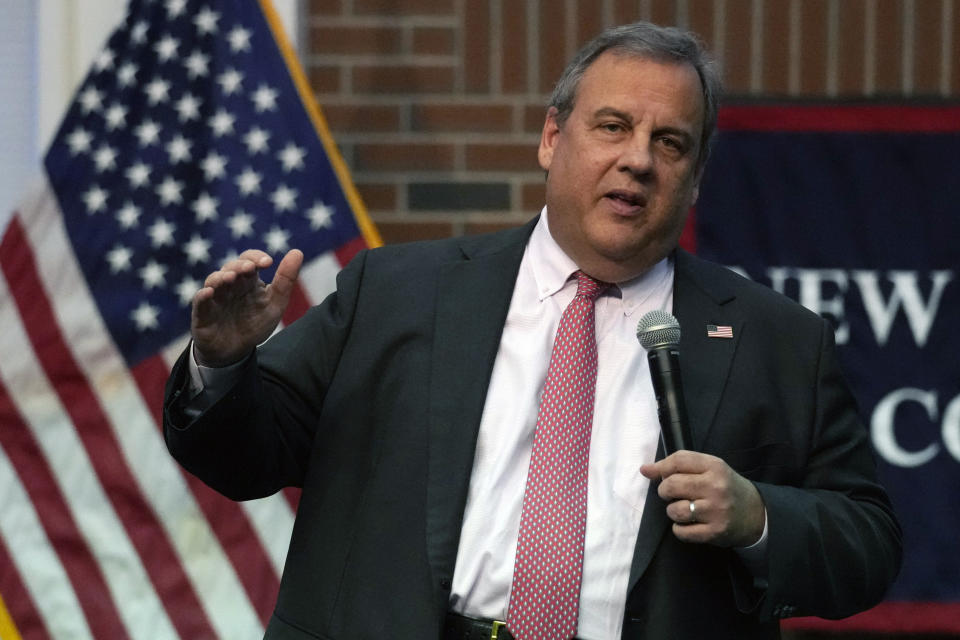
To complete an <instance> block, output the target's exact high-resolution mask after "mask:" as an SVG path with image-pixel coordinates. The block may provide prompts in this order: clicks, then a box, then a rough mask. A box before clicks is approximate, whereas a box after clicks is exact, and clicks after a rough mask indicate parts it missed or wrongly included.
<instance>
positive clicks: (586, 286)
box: [574, 271, 610, 301]
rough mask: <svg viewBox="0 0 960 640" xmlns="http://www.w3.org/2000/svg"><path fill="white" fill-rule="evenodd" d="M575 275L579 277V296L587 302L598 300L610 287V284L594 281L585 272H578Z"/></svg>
mask: <svg viewBox="0 0 960 640" xmlns="http://www.w3.org/2000/svg"><path fill="white" fill-rule="evenodd" d="M574 275H576V276H577V295H578V296H583V297H584V298H586V299H587V300H591V301H593V300H596V299H597V298H599V297H600V294H601V293H603V292H604V291H606V290H607V288H608V287H609V286H610V283H609V282H602V281H600V280H594V279H593V278H591V277H590V276H588V275H587V274H585V273H584V272H583V271H577V272H576V273H575V274H574Z"/></svg>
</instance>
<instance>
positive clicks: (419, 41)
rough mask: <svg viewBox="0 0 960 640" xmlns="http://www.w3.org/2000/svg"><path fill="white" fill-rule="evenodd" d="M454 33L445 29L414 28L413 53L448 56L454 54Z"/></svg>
mask: <svg viewBox="0 0 960 640" xmlns="http://www.w3.org/2000/svg"><path fill="white" fill-rule="evenodd" d="M454 36H455V34H454V31H453V29H448V28H446V27H415V28H414V30H413V52H414V53H416V54H423V55H437V56H443V55H450V54H452V53H453V52H454Z"/></svg>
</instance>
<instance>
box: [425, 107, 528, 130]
mask: <svg viewBox="0 0 960 640" xmlns="http://www.w3.org/2000/svg"><path fill="white" fill-rule="evenodd" d="M410 121H411V128H412V129H413V130H414V131H443V132H450V131H454V132H460V131H465V132H471V133H473V132H500V133H502V132H508V131H511V130H512V129H513V107H510V106H508V105H477V104H431V103H420V104H414V105H413V106H412V109H411V114H410Z"/></svg>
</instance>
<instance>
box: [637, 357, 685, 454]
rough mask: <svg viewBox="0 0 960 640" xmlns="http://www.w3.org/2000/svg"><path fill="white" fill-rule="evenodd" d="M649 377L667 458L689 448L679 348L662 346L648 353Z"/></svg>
mask: <svg viewBox="0 0 960 640" xmlns="http://www.w3.org/2000/svg"><path fill="white" fill-rule="evenodd" d="M647 361H648V362H649V364H650V378H651V379H652V380H653V391H654V394H655V395H656V397H657V415H658V417H659V418H660V434H661V437H662V439H663V447H664V449H665V453H666V455H670V454H671V453H673V452H674V451H679V450H680V449H690V446H691V438H690V428H689V425H688V424H687V406H686V404H685V403H684V400H683V384H682V382H681V380H680V351H679V350H678V349H677V348H676V347H660V348H657V349H650V350H649V351H648V352H647Z"/></svg>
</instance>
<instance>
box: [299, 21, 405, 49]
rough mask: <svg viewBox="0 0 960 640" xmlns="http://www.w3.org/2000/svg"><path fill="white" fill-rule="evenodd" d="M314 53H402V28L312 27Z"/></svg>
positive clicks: (311, 42) (311, 36)
mask: <svg viewBox="0 0 960 640" xmlns="http://www.w3.org/2000/svg"><path fill="white" fill-rule="evenodd" d="M310 47H311V50H312V51H313V52H314V53H327V54H329V53H334V54H364V53H366V54H390V53H400V30H399V29H397V28H395V27H366V26H364V27H345V26H337V27H327V26H315V27H313V28H312V29H310Z"/></svg>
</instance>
